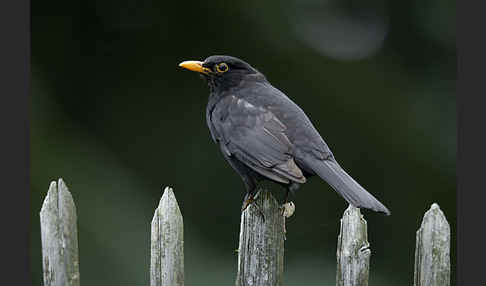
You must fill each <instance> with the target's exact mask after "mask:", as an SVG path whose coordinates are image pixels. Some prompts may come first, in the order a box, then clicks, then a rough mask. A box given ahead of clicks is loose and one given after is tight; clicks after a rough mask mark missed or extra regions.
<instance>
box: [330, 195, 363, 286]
mask: <svg viewBox="0 0 486 286" xmlns="http://www.w3.org/2000/svg"><path fill="white" fill-rule="evenodd" d="M369 247H370V244H369V243H368V232H367V223H366V220H365V219H364V218H363V216H362V215H361V212H360V210H359V208H356V207H354V206H352V205H349V207H348V208H347V209H346V210H345V211H344V214H343V217H342V218H341V228H340V231H339V236H338V243H337V271H336V285H338V286H364V285H368V274H369V268H370V256H371V250H370V248H369Z"/></svg>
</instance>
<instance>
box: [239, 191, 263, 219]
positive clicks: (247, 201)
mask: <svg viewBox="0 0 486 286" xmlns="http://www.w3.org/2000/svg"><path fill="white" fill-rule="evenodd" d="M259 193H260V191H258V193H257V194H256V196H253V194H251V193H247V194H246V196H245V199H244V200H243V205H242V206H241V212H243V211H245V210H246V208H247V207H248V206H249V205H250V204H253V205H254V206H255V207H256V209H257V211H258V213H260V215H261V216H262V220H263V222H265V215H264V214H263V210H262V208H261V207H260V205H259V204H258V203H257V202H256V201H255V198H256V197H257V196H258V194H259Z"/></svg>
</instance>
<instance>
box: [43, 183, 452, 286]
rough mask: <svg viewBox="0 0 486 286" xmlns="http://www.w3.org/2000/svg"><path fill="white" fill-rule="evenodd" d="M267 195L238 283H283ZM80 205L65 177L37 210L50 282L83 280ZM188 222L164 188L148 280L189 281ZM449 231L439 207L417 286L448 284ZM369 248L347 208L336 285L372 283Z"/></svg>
mask: <svg viewBox="0 0 486 286" xmlns="http://www.w3.org/2000/svg"><path fill="white" fill-rule="evenodd" d="M284 211H286V210H284V209H283V207H282V206H280V205H279V204H278V203H277V201H276V200H275V198H274V197H273V196H272V195H271V193H270V192H268V191H266V190H262V191H260V193H259V195H258V196H257V198H256V205H255V204H252V205H250V206H249V207H248V208H247V209H246V210H245V211H244V212H243V213H242V214H241V225H240V241H239V249H238V272H237V276H236V285H237V286H247V285H252V286H274V285H283V268H284V267H283V264H284V241H285V217H286V216H284ZM76 220H77V218H76V207H75V205H74V201H73V198H72V196H71V193H70V192H69V190H68V188H67V186H66V184H65V183H64V182H63V180H62V179H59V180H58V182H57V183H56V182H52V183H51V185H50V187H49V191H48V193H47V196H46V198H45V200H44V203H43V205H42V209H41V211H40V223H41V238H42V260H43V263H42V265H43V275H44V285H45V286H65V285H66V286H74V285H79V284H80V275H79V260H78V241H77V226H76ZM183 229H184V228H183V219H182V214H181V212H180V210H179V206H178V204H177V200H176V198H175V195H174V192H173V191H172V189H171V188H169V187H167V188H166V189H165V190H164V193H163V195H162V198H161V199H160V203H159V205H158V207H157V209H156V210H155V214H154V217H153V220H152V232H151V259H150V262H151V263H150V285H151V286H181V285H184V245H183V244H184V236H183V232H184V231H183ZM449 248H450V228H449V224H448V222H447V220H446V218H445V216H444V214H443V213H442V211H441V210H440V208H439V206H438V205H437V204H435V203H434V204H432V206H431V208H430V209H429V210H428V211H427V212H426V213H425V215H424V218H423V221H422V225H421V226H420V228H419V229H418V231H417V233H416V249H415V273H414V285H415V286H448V285H449V284H450V258H449V257H450V254H449ZM370 256H371V250H370V244H369V243H368V239H367V224H366V220H365V219H364V218H363V216H362V215H361V213H360V210H359V209H358V208H355V207H353V206H349V207H348V208H347V209H346V211H345V212H344V215H343V217H342V219H341V227H340V233H339V236H338V242H337V271H336V285H338V286H364V285H368V274H369V262H370Z"/></svg>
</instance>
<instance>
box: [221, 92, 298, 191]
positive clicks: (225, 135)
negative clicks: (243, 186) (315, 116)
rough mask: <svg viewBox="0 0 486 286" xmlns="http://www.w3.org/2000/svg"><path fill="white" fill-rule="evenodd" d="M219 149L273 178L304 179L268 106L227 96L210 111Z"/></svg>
mask: <svg viewBox="0 0 486 286" xmlns="http://www.w3.org/2000/svg"><path fill="white" fill-rule="evenodd" d="M211 121H212V123H213V126H214V128H215V129H216V130H217V133H218V134H219V135H220V138H219V141H220V145H221V148H222V150H223V152H226V153H228V155H230V156H235V157H236V158H237V159H238V160H240V161H241V162H242V163H244V164H245V165H247V166H248V167H250V168H252V169H253V170H255V171H257V172H258V173H260V174H261V175H263V176H265V177H267V178H269V179H273V180H275V181H277V182H282V183H289V182H290V181H295V182H299V183H304V182H305V180H306V179H305V177H304V175H303V174H302V171H301V170H300V169H299V167H298V166H297V165H296V164H295V161H294V159H293V156H292V143H291V142H290V141H289V139H288V138H287V136H286V135H285V132H284V131H285V129H286V127H285V125H284V124H283V123H282V122H281V121H280V120H279V119H278V118H277V117H276V116H275V115H274V114H273V113H272V112H271V111H269V110H267V109H265V108H263V107H258V106H255V105H253V104H251V103H249V102H248V101H246V100H244V99H241V98H237V97H234V96H228V97H226V98H225V99H223V100H222V101H221V102H220V103H219V104H218V106H217V107H216V108H215V110H214V112H213V113H212V115H211Z"/></svg>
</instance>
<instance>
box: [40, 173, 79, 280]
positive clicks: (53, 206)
mask: <svg viewBox="0 0 486 286" xmlns="http://www.w3.org/2000/svg"><path fill="white" fill-rule="evenodd" d="M76 220H77V218H76V206H75V205H74V201H73V198H72V196H71V193H70V192H69V190H68V188H67V186H66V184H64V181H63V180H62V179H59V181H58V182H57V184H56V182H55V181H53V182H51V185H50V186H49V191H48V192H47V196H46V198H45V199H44V203H43V204H42V208H41V211H40V225H41V240H42V266H43V274H44V285H45V286H78V285H79V258H78V231H77V225H76V224H77V222H76Z"/></svg>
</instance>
